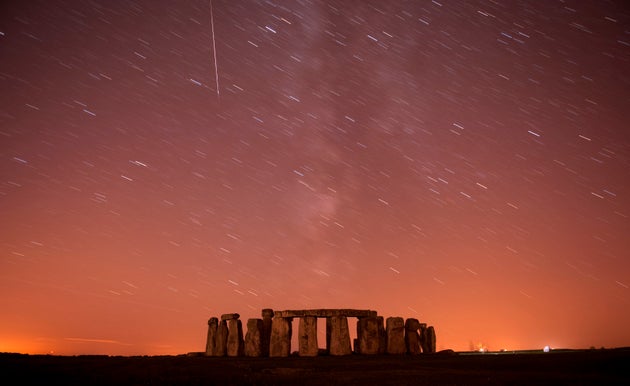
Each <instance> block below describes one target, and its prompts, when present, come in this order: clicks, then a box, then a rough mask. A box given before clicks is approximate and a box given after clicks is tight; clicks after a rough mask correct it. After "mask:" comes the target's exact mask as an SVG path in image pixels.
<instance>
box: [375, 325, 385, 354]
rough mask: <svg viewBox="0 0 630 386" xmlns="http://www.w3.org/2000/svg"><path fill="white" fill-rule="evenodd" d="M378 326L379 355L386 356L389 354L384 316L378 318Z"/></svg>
mask: <svg viewBox="0 0 630 386" xmlns="http://www.w3.org/2000/svg"><path fill="white" fill-rule="evenodd" d="M376 324H377V325H378V353H379V355H380V354H385V353H386V352H387V334H386V333H385V327H384V321H383V317H382V316H377V317H376Z"/></svg>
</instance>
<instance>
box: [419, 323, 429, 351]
mask: <svg viewBox="0 0 630 386" xmlns="http://www.w3.org/2000/svg"><path fill="white" fill-rule="evenodd" d="M419 335H420V347H421V348H422V352H423V353H424V354H427V353H428V352H429V346H427V324H426V323H420V334H419Z"/></svg>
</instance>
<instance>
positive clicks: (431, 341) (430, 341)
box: [426, 326, 435, 354]
mask: <svg viewBox="0 0 630 386" xmlns="http://www.w3.org/2000/svg"><path fill="white" fill-rule="evenodd" d="M426 339H427V343H426V345H427V349H428V352H429V354H433V353H435V329H434V328H433V326H429V327H428V328H427V337H426Z"/></svg>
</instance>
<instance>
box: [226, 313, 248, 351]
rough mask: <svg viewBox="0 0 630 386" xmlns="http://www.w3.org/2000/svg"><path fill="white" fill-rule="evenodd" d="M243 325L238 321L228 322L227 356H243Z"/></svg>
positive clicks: (231, 320)
mask: <svg viewBox="0 0 630 386" xmlns="http://www.w3.org/2000/svg"><path fill="white" fill-rule="evenodd" d="M244 346H245V344H244V342H243V323H242V322H241V321H240V320H238V319H230V320H228V340H227V355H228V356H229V357H238V356H241V355H243V347H244Z"/></svg>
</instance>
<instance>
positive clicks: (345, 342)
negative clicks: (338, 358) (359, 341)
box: [326, 316, 352, 355]
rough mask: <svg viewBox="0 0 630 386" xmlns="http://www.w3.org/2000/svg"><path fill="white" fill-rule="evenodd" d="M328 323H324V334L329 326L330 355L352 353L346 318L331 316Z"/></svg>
mask: <svg viewBox="0 0 630 386" xmlns="http://www.w3.org/2000/svg"><path fill="white" fill-rule="evenodd" d="M328 319H330V323H328V321H327V324H326V330H327V331H326V335H327V336H328V327H330V343H329V350H330V355H349V354H352V347H351V346H350V331H349V330H348V318H347V317H345V316H331V317H330V318H328Z"/></svg>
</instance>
